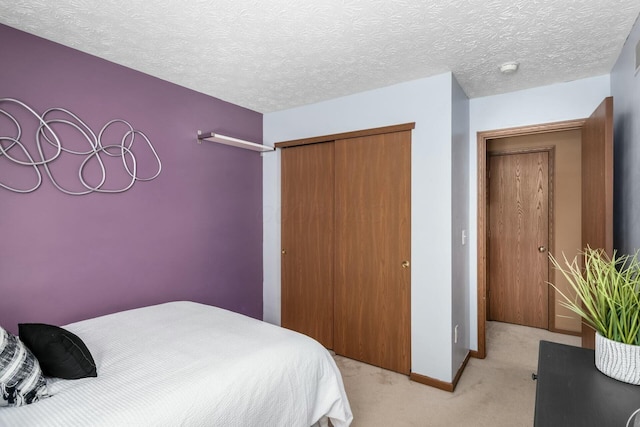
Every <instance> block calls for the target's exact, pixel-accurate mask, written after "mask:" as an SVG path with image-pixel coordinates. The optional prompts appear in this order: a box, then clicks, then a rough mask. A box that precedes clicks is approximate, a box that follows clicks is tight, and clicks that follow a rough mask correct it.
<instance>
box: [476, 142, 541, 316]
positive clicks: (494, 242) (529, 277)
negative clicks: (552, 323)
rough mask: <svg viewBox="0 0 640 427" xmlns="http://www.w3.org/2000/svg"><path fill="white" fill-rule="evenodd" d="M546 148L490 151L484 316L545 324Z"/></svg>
mask: <svg viewBox="0 0 640 427" xmlns="http://www.w3.org/2000/svg"><path fill="white" fill-rule="evenodd" d="M548 240H549V153H548V152H547V151H538V152H527V153H518V154H503V155H493V154H490V156H489V230H488V252H489V262H488V264H489V265H488V289H489V310H488V316H489V320H497V321H501V322H508V323H515V324H519V325H525V326H532V327H536V328H543V329H547V328H548V327H549V315H548V313H549V311H548V305H549V291H548V288H549V285H548V284H547V282H548V280H549V263H548V259H547V248H548V246H549V241H548Z"/></svg>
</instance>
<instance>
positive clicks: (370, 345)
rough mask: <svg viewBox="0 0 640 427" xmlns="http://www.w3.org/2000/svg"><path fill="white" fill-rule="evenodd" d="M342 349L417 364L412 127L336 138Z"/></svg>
mask: <svg viewBox="0 0 640 427" xmlns="http://www.w3.org/2000/svg"><path fill="white" fill-rule="evenodd" d="M335 144H336V146H335V154H336V165H335V168H336V181H335V184H336V185H335V188H336V193H335V203H336V205H335V209H336V216H335V233H336V254H335V286H336V289H335V336H334V344H335V345H334V350H335V352H336V353H337V354H340V355H344V356H346V357H349V358H352V359H357V360H361V361H363V362H366V363H370V364H372V365H375V366H380V367H383V368H386V369H390V370H393V371H396V372H400V373H404V374H409V371H410V368H411V365H410V363H411V355H410V354H411V347H410V345H411V344H410V343H411V341H410V333H411V323H410V321H411V310H410V290H411V289H410V287H411V271H410V265H409V261H410V258H411V254H410V252H411V245H410V241H411V240H410V239H411V237H410V236H411V132H408V131H407V132H397V133H390V134H382V135H373V136H367V137H362V138H351V139H345V140H338V141H336V143H335Z"/></svg>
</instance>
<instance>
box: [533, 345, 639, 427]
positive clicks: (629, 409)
mask: <svg viewBox="0 0 640 427" xmlns="http://www.w3.org/2000/svg"><path fill="white" fill-rule="evenodd" d="M594 355H595V352H594V351H593V350H589V349H585V348H580V347H574V346H570V345H564V344H558V343H552V342H549V341H540V353H539V358H538V376H537V377H538V383H537V385H536V409H535V419H534V426H535V427H559V426H562V427H571V426H576V427H577V426H580V427H589V426H594V427H609V426H612V427H625V425H626V423H627V420H628V419H629V416H630V415H631V414H632V413H633V412H634V411H636V410H637V409H638V408H640V386H635V385H631V384H626V383H623V382H620V381H617V380H614V379H613V378H609V377H607V376H606V375H604V374H603V373H602V372H600V371H598V369H597V368H596V365H595V362H594V360H595V359H594ZM632 425H633V424H632Z"/></svg>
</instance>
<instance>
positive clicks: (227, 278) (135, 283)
mask: <svg viewBox="0 0 640 427" xmlns="http://www.w3.org/2000/svg"><path fill="white" fill-rule="evenodd" d="M0 40H2V43H1V44H2V49H1V53H0V58H1V62H2V66H0V98H3V97H10V98H16V99H19V100H21V101H23V102H25V103H26V104H28V105H29V106H31V107H32V108H34V109H35V110H36V111H37V112H38V113H42V112H43V111H44V110H46V109H47V108H50V107H62V108H66V109H68V110H70V111H72V112H73V113H75V114H77V115H78V116H80V117H81V118H82V119H83V120H84V121H85V122H87V124H89V126H90V127H91V128H92V130H94V131H95V132H96V133H97V132H98V131H99V129H100V128H101V127H102V126H103V125H104V124H105V123H106V122H107V121H109V120H111V119H115V118H121V119H124V120H127V121H129V122H130V123H131V124H132V125H133V126H134V127H135V128H136V129H138V130H141V131H143V132H144V133H145V134H146V135H147V136H148V137H149V139H150V140H151V142H152V144H153V146H154V147H155V149H156V151H157V152H158V155H159V156H160V158H161V160H162V163H163V167H162V173H161V174H160V175H159V176H158V177H157V178H156V179H154V180H152V181H148V182H137V183H136V184H135V185H134V186H133V187H132V188H131V189H130V190H128V191H126V192H125V193H121V194H98V193H94V194H90V195H85V196H70V195H66V194H63V193H61V192H60V191H58V190H57V189H56V188H54V187H53V185H52V184H51V183H50V182H49V181H48V179H46V177H45V179H44V182H43V184H42V185H41V187H40V188H39V189H38V190H36V191H34V192H33V193H29V194H16V193H13V192H10V191H8V190H5V189H3V188H0V212H1V214H0V325H2V326H3V327H4V328H6V329H8V330H10V331H12V332H16V331H17V323H19V322H43V323H52V324H58V325H62V324H66V323H70V322H74V321H78V320H82V319H86V318H89V317H94V316H97V315H102V314H107V313H112V312H115V311H120V310H124V309H129V308H135V307H140V306H144V305H149V304H155V303H161V302H166V301H171V300H183V299H184V300H192V301H198V302H202V303H207V304H212V305H217V306H220V307H223V308H227V309H230V310H233V311H236V312H240V313H243V314H247V315H250V316H252V317H256V318H262V159H261V157H260V155H259V154H258V153H256V152H251V151H248V150H242V149H238V148H233V147H226V146H223V145H219V144H214V143H207V142H205V143H203V144H201V145H199V144H197V143H196V132H197V130H198V129H201V130H203V131H208V130H215V131H217V132H220V133H223V134H227V135H229V136H234V137H236V138H242V139H248V140H252V141H255V142H261V141H262V115H261V114H259V113H257V112H255V111H251V110H247V109H245V108H241V107H238V106H236V105H233V104H230V103H227V102H224V101H221V100H219V99H216V98H212V97H210V96H207V95H204V94H201V93H198V92H195V91H192V90H189V89H186V88H184V87H181V86H177V85H174V84H171V83H168V82H166V81H163V80H160V79H157V78H154V77H151V76H149V75H146V74H143V73H140V72H137V71H134V70H131V69H128V68H126V67H122V66H120V65H117V64H114V63H111V62H108V61H105V60H102V59H99V58H97V57H94V56H91V55H88V54H85V53H82V52H79V51H77V50H74V49H70V48H68V47H65V46H62V45H59V44H56V43H53V42H50V41H47V40H44V39H41V38H38V37H35V36H33V35H30V34H27V33H24V32H21V31H18V30H15V29H13V28H10V27H7V26H4V25H0ZM0 108H2V105H1V104H0ZM3 124H4V126H5V130H6V126H7V122H6V121H2V122H0V134H6V133H3V131H2V126H3ZM23 138H27V139H26V141H28V140H29V138H33V137H32V136H31V135H30V134H27V136H25V137H23ZM3 169H4V171H3ZM147 170H151V168H150V169H147ZM11 171H12V169H11V167H10V166H9V165H8V162H7V160H6V159H3V158H2V156H0V182H7V180H10V179H11V178H12V177H11ZM56 172H57V175H58V176H59V177H60V180H61V181H62V180H64V179H71V178H73V177H75V175H76V174H77V169H73V168H69V169H68V170H67V169H65V168H60V167H59V168H58V169H57V170H56ZM16 179H17V177H16ZM20 179H22V177H20Z"/></svg>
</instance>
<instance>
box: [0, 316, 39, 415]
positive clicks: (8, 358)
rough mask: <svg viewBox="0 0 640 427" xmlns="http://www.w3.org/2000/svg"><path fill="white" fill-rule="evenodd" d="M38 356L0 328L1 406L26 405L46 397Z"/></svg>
mask: <svg viewBox="0 0 640 427" xmlns="http://www.w3.org/2000/svg"><path fill="white" fill-rule="evenodd" d="M47 396H48V393H47V382H46V380H45V379H44V376H43V375H42V370H41V369H40V364H39V363H38V359H36V357H35V356H34V355H33V353H31V351H30V350H29V349H28V348H27V346H25V345H24V344H23V343H22V341H20V340H19V339H18V337H16V336H14V335H12V334H10V333H9V332H7V331H5V330H4V329H3V328H1V327H0V406H23V405H28V404H30V403H34V402H37V401H38V400H40V399H42V398H44V397H47Z"/></svg>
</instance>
